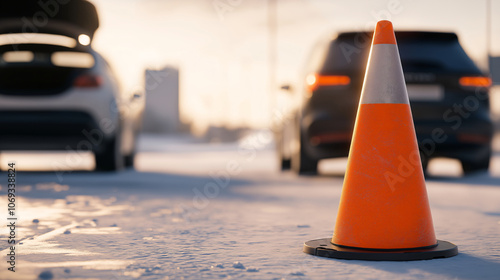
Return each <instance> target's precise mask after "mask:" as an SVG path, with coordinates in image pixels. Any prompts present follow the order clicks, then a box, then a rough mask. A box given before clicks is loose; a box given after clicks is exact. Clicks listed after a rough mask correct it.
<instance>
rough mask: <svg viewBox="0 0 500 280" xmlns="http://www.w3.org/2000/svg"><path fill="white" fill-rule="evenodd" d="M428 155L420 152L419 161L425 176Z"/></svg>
mask: <svg viewBox="0 0 500 280" xmlns="http://www.w3.org/2000/svg"><path fill="white" fill-rule="evenodd" d="M429 161H430V159H429V157H428V156H426V155H424V154H423V152H420V162H421V163H422V171H423V173H424V175H425V176H426V177H427V175H428V173H427V167H428V166H429Z"/></svg>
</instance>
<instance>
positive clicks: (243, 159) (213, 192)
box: [0, 132, 500, 279]
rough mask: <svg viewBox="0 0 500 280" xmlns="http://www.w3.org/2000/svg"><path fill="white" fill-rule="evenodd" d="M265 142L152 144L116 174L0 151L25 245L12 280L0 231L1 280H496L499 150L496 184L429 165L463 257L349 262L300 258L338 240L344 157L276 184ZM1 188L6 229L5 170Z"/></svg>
mask: <svg viewBox="0 0 500 280" xmlns="http://www.w3.org/2000/svg"><path fill="white" fill-rule="evenodd" d="M268 136H269V135H268V134H266V133H264V132H261V133H256V134H255V135H253V136H252V137H249V138H247V139H246V140H245V141H243V142H241V143H239V144H236V143H235V144H203V143H197V142H195V141H193V140H191V139H189V138H183V137H173V138H160V137H154V136H143V137H142V139H141V144H140V153H139V155H138V158H137V162H136V167H137V168H136V171H133V170H127V171H123V172H121V173H118V174H106V173H91V172H88V171H71V172H65V171H61V169H62V168H67V169H75V168H76V169H89V168H92V158H91V156H89V155H80V154H24V153H10V154H2V156H1V161H0V164H1V167H2V169H3V170H5V169H6V168H7V164H8V162H9V161H10V160H15V161H16V166H17V170H18V172H17V183H18V185H17V195H18V197H17V204H16V215H17V217H18V220H17V225H18V226H17V231H16V239H17V241H18V244H17V245H16V251H15V254H16V263H15V270H16V272H15V273H14V272H11V271H8V270H7V269H8V267H10V264H8V263H7V262H6V261H7V257H8V256H7V254H8V253H9V252H10V249H9V248H8V245H9V244H8V243H7V242H6V241H7V240H8V235H9V230H8V228H7V227H6V226H2V228H1V230H0V240H2V242H1V243H0V244H2V245H1V247H0V250H3V251H1V255H2V258H1V260H2V261H1V265H0V279H500V154H498V153H497V154H496V156H495V158H494V159H493V162H492V168H491V169H492V170H491V173H490V174H489V175H488V174H477V175H474V176H471V177H468V178H462V177H461V175H460V172H461V171H460V167H459V165H458V164H457V163H456V162H453V161H446V160H441V161H439V160H436V161H433V162H431V165H430V169H431V173H432V174H434V176H433V177H432V178H430V179H428V180H427V188H428V193H429V197H430V204H431V208H432V214H433V218H434V226H435V229H436V234H437V236H438V238H439V239H443V240H447V241H450V242H453V243H455V244H457V245H458V247H459V251H460V254H459V255H458V256H456V257H453V258H449V259H437V260H431V261H414V262H368V261H347V260H335V259H324V258H319V257H314V256H310V255H307V254H305V253H303V252H302V245H303V242H304V241H307V240H310V239H315V238H325V237H329V236H331V234H332V232H333V227H334V222H335V217H336V212H337V207H338V202H339V196H340V193H341V187H342V180H343V177H342V174H343V172H344V170H345V160H333V161H327V162H322V163H321V165H320V170H321V172H322V174H321V175H320V176H316V177H297V176H295V175H293V174H291V173H284V174H280V173H279V172H278V170H277V163H276V161H275V155H274V153H273V151H272V149H270V146H271V144H270V143H269V137H268ZM497 147H498V145H497ZM22 170H32V171H30V172H19V171H22ZM54 170H56V171H57V172H54ZM0 180H1V181H0V185H1V187H2V189H1V191H0V192H1V196H0V213H1V214H0V219H2V224H7V217H8V214H7V196H6V184H7V174H6V172H2V173H1V174H0Z"/></svg>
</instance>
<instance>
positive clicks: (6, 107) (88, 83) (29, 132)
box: [0, 0, 144, 171]
mask: <svg viewBox="0 0 500 280" xmlns="http://www.w3.org/2000/svg"><path fill="white" fill-rule="evenodd" d="M59 2H60V1H47V2H44V1H25V0H21V1H19V0H16V1H2V2H1V4H0V151H5V150H67V151H75V150H76V151H92V152H93V153H94V154H95V161H96V170H102V171H114V170H119V169H121V168H123V167H124V166H133V163H134V155H135V142H136V135H137V132H138V130H139V128H140V123H141V117H142V112H143V110H144V100H143V98H142V95H140V94H134V95H126V94H123V93H122V92H121V91H120V88H119V84H118V82H117V79H116V77H115V75H114V74H113V72H112V70H111V68H110V67H109V65H108V63H107V62H106V61H105V60H104V58H103V57H101V56H100V55H99V54H98V53H97V52H95V51H94V50H93V49H92V47H91V41H92V38H93V36H94V33H95V31H96V30H97V28H98V27H99V20H98V16H97V11H96V9H95V7H94V5H92V4H91V3H89V2H87V1H84V0H71V1H69V2H68V1H64V4H59ZM44 3H50V5H49V6H47V5H45V4H44ZM44 5H45V6H44Z"/></svg>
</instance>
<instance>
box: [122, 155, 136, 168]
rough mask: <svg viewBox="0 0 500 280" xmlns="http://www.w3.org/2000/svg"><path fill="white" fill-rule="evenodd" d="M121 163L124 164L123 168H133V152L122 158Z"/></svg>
mask: <svg viewBox="0 0 500 280" xmlns="http://www.w3.org/2000/svg"><path fill="white" fill-rule="evenodd" d="M123 161H124V164H125V168H130V167H134V162H135V152H132V153H131V154H130V155H126V156H124V157H123Z"/></svg>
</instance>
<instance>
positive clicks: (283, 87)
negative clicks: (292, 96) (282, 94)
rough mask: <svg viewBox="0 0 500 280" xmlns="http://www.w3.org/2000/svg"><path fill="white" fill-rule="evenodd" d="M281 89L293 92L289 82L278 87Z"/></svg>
mask: <svg viewBox="0 0 500 280" xmlns="http://www.w3.org/2000/svg"><path fill="white" fill-rule="evenodd" d="M280 89H281V90H284V91H288V92H289V93H293V88H292V86H291V85H289V84H284V85H282V86H281V87H280Z"/></svg>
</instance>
